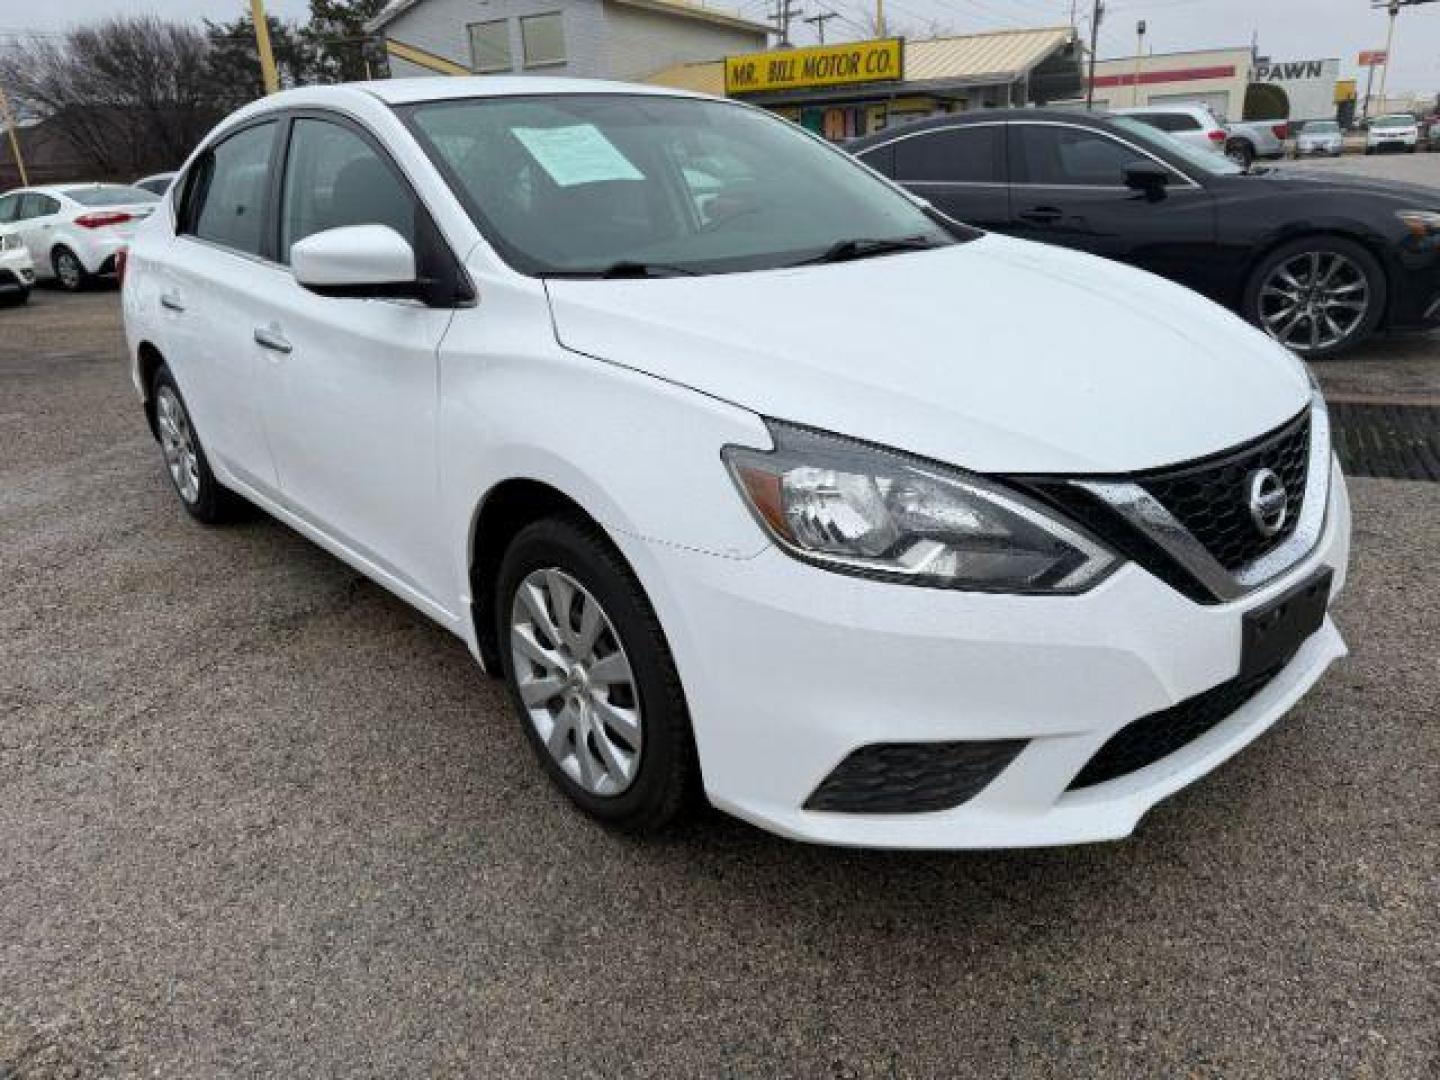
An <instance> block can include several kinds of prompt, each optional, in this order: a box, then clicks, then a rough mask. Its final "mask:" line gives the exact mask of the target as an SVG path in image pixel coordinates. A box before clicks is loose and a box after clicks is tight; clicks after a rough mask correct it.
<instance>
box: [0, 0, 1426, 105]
mask: <svg viewBox="0 0 1440 1080" xmlns="http://www.w3.org/2000/svg"><path fill="white" fill-rule="evenodd" d="M706 2H707V3H709V4H710V6H713V7H717V8H729V9H731V10H738V11H739V12H740V13H741V14H743V15H745V16H747V17H749V18H753V19H757V20H761V19H763V18H764V14H765V12H766V11H768V10H773V9H774V6H775V0H706ZM792 2H796V3H798V6H799V7H801V8H802V9H803V10H804V13H805V14H807V15H808V14H814V13H816V12H817V11H834V12H836V13H837V14H838V15H839V18H836V19H833V20H831V21H830V22H829V23H828V24H827V26H826V36H827V38H828V39H829V40H832V41H835V40H845V39H854V38H858V37H863V36H866V35H865V34H864V33H863V31H862V27H863V26H864V25H865V17H866V15H867V14H869V13H871V12H872V10H873V0H792ZM1074 2H1075V5H1076V6H1078V7H1079V8H1080V12H1079V15H1078V18H1079V21H1080V28H1081V32H1082V33H1087V34H1088V21H1087V20H1088V13H1089V8H1090V5H1091V2H1092V0H1074ZM1371 2H1372V0H1109V2H1108V4H1107V7H1108V9H1109V10H1108V13H1107V14H1106V16H1105V17H1104V18H1103V19H1102V20H1101V35H1100V56H1101V57H1102V58H1104V57H1109V56H1132V55H1134V51H1135V40H1136V38H1135V24H1136V22H1137V20H1139V19H1144V20H1145V21H1146V22H1147V23H1148V25H1149V32H1148V34H1147V35H1146V47H1147V49H1153V50H1154V51H1155V52H1172V51H1179V50H1184V49H1205V48H1231V47H1236V46H1247V45H1249V44H1250V41H1251V35H1252V34H1258V36H1259V44H1260V52H1261V55H1266V56H1269V57H1271V59H1273V60H1277V61H1285V60H1316V59H1324V58H1328V57H1339V58H1340V60H1341V71H1342V73H1343V74H1345V75H1349V76H1354V75H1357V74H1358V72H1357V70H1356V54H1357V53H1359V51H1360V50H1361V49H1371V48H1374V49H1378V48H1382V47H1383V46H1384V44H1385V31H1386V23H1387V18H1386V15H1385V12H1383V11H1374V10H1372V9H1371V6H1370V5H1371ZM248 6H249V4H248V0H144V2H141V0H50V2H49V3H35V2H34V0H0V37H3V36H7V35H11V34H16V33H24V32H26V31H40V32H42V33H54V32H56V31H58V30H63V29H64V28H65V27H67V26H69V25H71V24H73V23H77V22H85V21H88V20H90V19H94V18H99V17H102V16H106V15H122V14H142V13H147V12H148V13H153V14H156V15H161V16H165V17H167V18H176V19H199V18H201V17H209V18H213V19H226V18H233V17H235V16H236V15H238V14H240V13H241V12H242V11H244V10H246V9H248ZM267 6H268V7H269V10H270V13H271V14H272V15H277V16H280V17H283V18H303V17H304V15H305V13H306V11H307V10H308V7H309V5H308V2H307V0H267ZM1071 7H1072V0H885V10H886V15H887V17H889V18H890V19H891V21H892V32H894V29H895V27H896V23H897V22H898V26H899V29H900V30H901V31H903V32H906V33H909V34H911V35H912V36H917V37H919V36H925V37H928V36H931V32H932V31H934V30H939V31H941V32H943V33H980V32H983V31H987V30H996V29H1003V28H1013V27H1017V26H1052V25H1062V24H1065V23H1068V22H1069V21H1070V11H1071ZM801 28H802V32H801V33H798V34H794V35H792V40H793V41H794V42H795V43H796V44H805V43H808V42H810V41H813V40H814V33H813V29H812V28H811V27H810V26H806V25H804V24H801ZM1394 52H1395V64H1394V67H1393V70H1392V71H1391V73H1390V85H1389V90H1390V92H1391V93H1395V92H1397V91H1422V92H1440V2H1434V3H1428V4H1423V5H1420V6H1416V7H1412V8H1409V9H1406V10H1404V11H1402V12H1401V14H1400V19H1399V25H1398V29H1397V32H1396V38H1395V50H1394ZM1376 86H1377V89H1378V86H1379V83H1378V81H1377V83H1376Z"/></svg>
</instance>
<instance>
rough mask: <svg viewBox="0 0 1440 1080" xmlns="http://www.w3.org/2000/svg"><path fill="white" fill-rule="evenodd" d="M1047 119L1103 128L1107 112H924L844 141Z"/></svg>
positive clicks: (871, 142)
mask: <svg viewBox="0 0 1440 1080" xmlns="http://www.w3.org/2000/svg"><path fill="white" fill-rule="evenodd" d="M1024 120H1032V121H1042V122H1043V121H1050V122H1054V123H1062V124H1079V125H1082V126H1089V127H1097V128H1105V127H1108V126H1109V123H1108V122H1109V120H1110V114H1109V113H1108V112H1105V111H1104V110H1101V109H1096V110H1093V111H1089V110H1085V109H974V110H972V111H970V112H963V113H941V114H940V115H938V116H927V117H925V118H924V119H923V120H912V121H910V122H908V123H904V124H896V125H895V126H894V127H888V128H886V129H885V130H884V131H877V132H875V133H874V134H873V135H866V136H864V137H862V138H859V139H852V140H850V141H849V142H847V143H845V148H846V149H847V150H854V149H865V148H866V147H870V146H876V145H878V144H880V143H885V142H889V141H890V140H892V139H894V138H895V137H896V136H897V135H900V134H902V133H903V134H906V135H912V134H915V133H917V132H921V131H929V130H931V129H933V128H947V127H956V126H964V125H967V124H1003V123H1014V122H1017V121H1024Z"/></svg>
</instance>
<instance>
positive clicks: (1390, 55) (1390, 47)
mask: <svg viewBox="0 0 1440 1080" xmlns="http://www.w3.org/2000/svg"><path fill="white" fill-rule="evenodd" d="M1434 2H1435V0H1372V2H1371V4H1370V6H1371V7H1372V8H1375V9H1377V10H1379V9H1381V8H1383V9H1385V10H1387V11H1388V12H1389V13H1390V32H1389V34H1388V35H1387V36H1386V39H1385V70H1384V71H1382V72H1381V73H1380V111H1381V112H1384V111H1385V94H1386V88H1387V87H1388V86H1389V83H1390V64H1391V62H1392V61H1393V60H1394V58H1395V23H1396V22H1397V21H1398V20H1399V18H1400V9H1401V8H1402V7H1415V6H1417V5H1419V4H1433V3H1434ZM1370 75H1371V77H1372V78H1373V77H1374V75H1375V69H1374V68H1371V69H1370ZM1365 104H1366V114H1367V115H1368V114H1369V104H1370V103H1369V100H1368V98H1367V100H1366V103H1365Z"/></svg>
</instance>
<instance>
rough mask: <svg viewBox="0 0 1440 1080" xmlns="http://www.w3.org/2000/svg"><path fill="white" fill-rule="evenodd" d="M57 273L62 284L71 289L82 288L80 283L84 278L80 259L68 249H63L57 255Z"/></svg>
mask: <svg viewBox="0 0 1440 1080" xmlns="http://www.w3.org/2000/svg"><path fill="white" fill-rule="evenodd" d="M55 274H56V276H57V277H59V279H60V284H61V285H63V286H64V287H65V288H67V289H70V290H74V289H78V288H80V283H81V281H82V280H83V278H84V271H82V270H81V268H80V260H79V259H77V258H75V256H74V255H71V254H70V253H69V252H68V251H62V252H60V254H58V255H56V256H55Z"/></svg>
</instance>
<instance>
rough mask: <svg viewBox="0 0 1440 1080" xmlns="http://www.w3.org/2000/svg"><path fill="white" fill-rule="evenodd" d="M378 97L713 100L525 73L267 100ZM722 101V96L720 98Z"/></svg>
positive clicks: (277, 104)
mask: <svg viewBox="0 0 1440 1080" xmlns="http://www.w3.org/2000/svg"><path fill="white" fill-rule="evenodd" d="M360 94H363V95H367V96H369V97H372V98H378V99H380V100H381V101H383V102H385V103H386V104H387V105H411V104H415V103H416V102H422V101H455V100H458V99H461V98H477V97H517V96H520V95H526V96H532V97H533V96H535V95H561V94H644V95H646V96H650V97H680V98H709V97H710V96H711V95H708V94H696V93H692V92H690V91H687V90H675V89H672V88H670V87H667V86H647V85H644V84H641V83H627V82H613V81H609V80H605V79H563V78H547V77H534V76H524V75H510V76H505V75H461V76H453V77H450V78H443V79H441V78H435V77H433V76H431V77H420V78H413V79H374V80H371V81H369V82H353V83H343V84H340V85H336V86H305V87H297V88H296V89H294V90H285V91H282V92H281V93H278V94H272V95H271V96H269V97H267V98H265V99H263V104H264V105H265V106H267V107H271V108H287V107H292V108H293V107H300V106H304V105H318V104H323V103H324V102H326V101H331V102H335V103H337V104H338V103H342V102H345V101H353V100H355V97H356V95H360ZM717 100H721V99H717Z"/></svg>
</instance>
